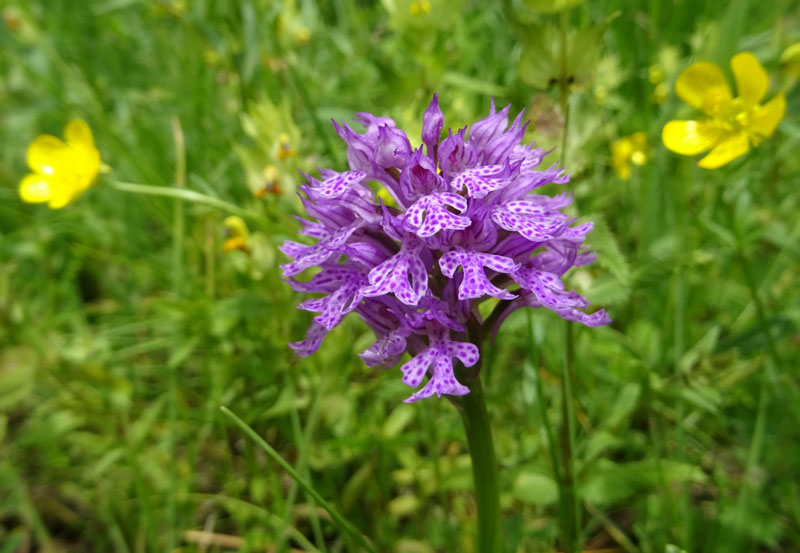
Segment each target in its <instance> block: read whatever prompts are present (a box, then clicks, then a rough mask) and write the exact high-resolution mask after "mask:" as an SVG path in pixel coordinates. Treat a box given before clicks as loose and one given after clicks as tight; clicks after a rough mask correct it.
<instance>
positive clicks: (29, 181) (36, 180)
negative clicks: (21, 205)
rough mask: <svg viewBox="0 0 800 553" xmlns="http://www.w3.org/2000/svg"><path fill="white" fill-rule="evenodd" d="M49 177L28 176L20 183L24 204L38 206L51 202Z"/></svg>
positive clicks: (20, 193) (37, 174) (33, 174)
mask: <svg viewBox="0 0 800 553" xmlns="http://www.w3.org/2000/svg"><path fill="white" fill-rule="evenodd" d="M48 178H49V177H48V176H47V175H42V174H39V173H31V174H29V175H26V176H25V178H24V179H22V181H21V182H20V183H19V197H20V198H22V201H23V202H28V203H31V204H38V203H42V202H46V201H49V200H50V183H49V182H48Z"/></svg>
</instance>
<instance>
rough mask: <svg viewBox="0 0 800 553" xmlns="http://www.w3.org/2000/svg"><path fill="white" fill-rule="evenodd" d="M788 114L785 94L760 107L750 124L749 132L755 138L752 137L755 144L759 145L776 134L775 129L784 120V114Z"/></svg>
mask: <svg viewBox="0 0 800 553" xmlns="http://www.w3.org/2000/svg"><path fill="white" fill-rule="evenodd" d="M784 112H786V97H785V96H784V95H783V93H781V94H778V95H777V96H775V97H774V98H773V99H772V100H770V101H769V102H767V103H766V104H764V105H763V106H758V108H756V112H755V114H754V115H753V119H752V120H751V122H750V126H749V127H748V129H747V130H748V131H749V132H750V133H752V134H753V135H755V136H751V139H752V140H753V142H754V143H755V144H756V145H757V144H758V143H759V142H761V140H762V139H764V138H766V137H768V136H770V135H772V133H773V132H775V127H777V126H778V123H780V122H781V119H783V114H784Z"/></svg>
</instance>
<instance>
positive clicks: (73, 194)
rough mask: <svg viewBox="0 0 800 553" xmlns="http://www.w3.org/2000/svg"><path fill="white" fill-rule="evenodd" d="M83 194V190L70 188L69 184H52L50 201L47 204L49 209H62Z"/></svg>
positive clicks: (59, 182)
mask: <svg viewBox="0 0 800 553" xmlns="http://www.w3.org/2000/svg"><path fill="white" fill-rule="evenodd" d="M81 192H83V190H82V189H80V188H77V187H74V186H70V185H69V184H68V183H67V182H64V181H56V182H52V183H51V186H50V201H49V202H48V203H47V207H49V208H50V209H61V208H62V207H64V206H65V205H67V204H68V203H70V202H71V201H73V200H74V199H76V198H77V197H78V196H80V195H81Z"/></svg>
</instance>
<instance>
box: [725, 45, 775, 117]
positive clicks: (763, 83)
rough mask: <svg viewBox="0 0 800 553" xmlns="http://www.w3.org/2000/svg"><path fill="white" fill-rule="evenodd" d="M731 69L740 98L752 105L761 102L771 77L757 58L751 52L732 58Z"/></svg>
mask: <svg viewBox="0 0 800 553" xmlns="http://www.w3.org/2000/svg"><path fill="white" fill-rule="evenodd" d="M731 69H732V70H733V76H734V77H735V78H736V90H737V93H738V95H739V98H741V99H743V100H744V101H745V102H746V103H748V104H751V105H753V104H757V103H758V102H759V101H761V98H763V97H764V95H765V94H766V93H767V88H768V87H769V77H768V76H767V72H766V71H764V68H763V67H762V66H761V64H760V63H758V60H757V59H756V57H755V56H754V55H753V54H751V53H750V52H742V53H741V54H736V55H735V56H733V57H732V58H731Z"/></svg>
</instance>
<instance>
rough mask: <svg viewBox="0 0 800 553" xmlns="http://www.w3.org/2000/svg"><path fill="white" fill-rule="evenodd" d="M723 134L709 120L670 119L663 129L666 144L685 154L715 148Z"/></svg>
mask: <svg viewBox="0 0 800 553" xmlns="http://www.w3.org/2000/svg"><path fill="white" fill-rule="evenodd" d="M722 136H723V134H722V132H721V131H720V130H719V128H717V127H716V126H714V125H713V124H711V123H710V122H708V121H670V122H669V123H667V124H666V125H664V129H663V130H662V131H661V139H662V140H663V141H664V146H666V147H667V148H669V149H670V150H672V151H673V152H675V153H676V154H682V155H685V156H691V155H694V154H699V153H700V152H704V151H706V150H708V149H709V148H713V147H714V146H716V145H717V144H718V143H719V141H720V140H721V138H722Z"/></svg>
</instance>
